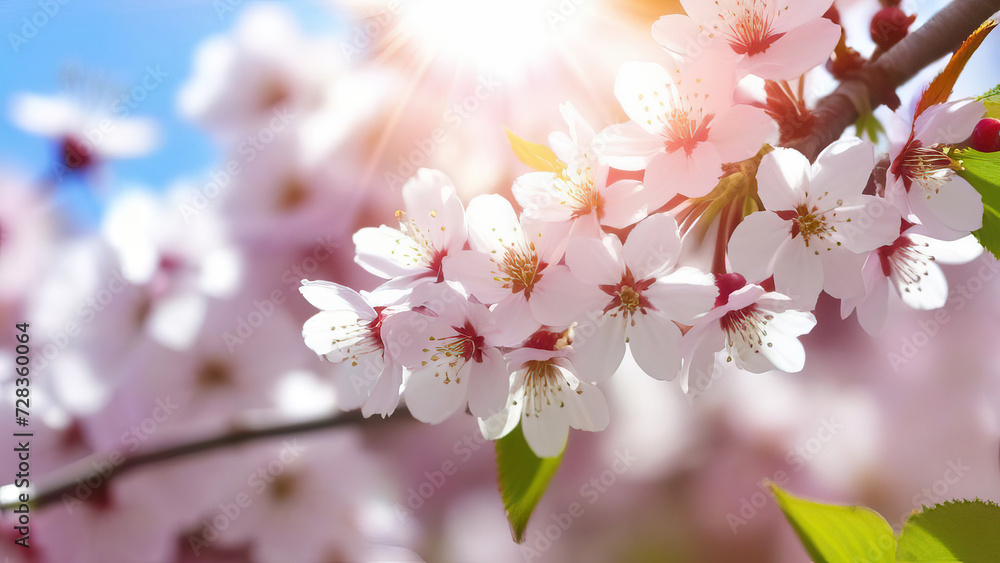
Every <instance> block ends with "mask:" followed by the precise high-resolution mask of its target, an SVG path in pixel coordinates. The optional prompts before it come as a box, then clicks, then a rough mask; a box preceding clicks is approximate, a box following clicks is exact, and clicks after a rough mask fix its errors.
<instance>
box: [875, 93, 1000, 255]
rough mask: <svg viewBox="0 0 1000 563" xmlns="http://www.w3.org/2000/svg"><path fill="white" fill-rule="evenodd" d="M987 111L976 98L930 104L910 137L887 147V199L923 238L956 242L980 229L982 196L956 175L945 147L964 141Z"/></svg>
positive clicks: (914, 126)
mask: <svg viewBox="0 0 1000 563" xmlns="http://www.w3.org/2000/svg"><path fill="white" fill-rule="evenodd" d="M985 111H986V109H985V107H984V106H983V104H982V102H979V101H976V100H959V101H956V102H948V103H945V104H938V105H935V106H932V107H930V108H927V109H926V110H925V111H924V112H923V113H921V114H920V116H919V117H917V119H916V121H915V122H914V123H913V129H912V131H911V132H910V136H909V139H907V141H906V142H905V143H902V144H894V145H893V146H892V147H891V150H890V151H889V158H890V159H891V161H892V164H891V165H890V167H889V172H888V176H887V182H886V189H885V197H886V199H888V200H889V201H891V202H892V203H893V204H894V205H896V207H897V208H898V209H899V210H900V212H901V213H902V214H903V215H904V218H906V219H907V220H910V221H911V222H916V223H919V224H920V228H919V229H918V231H919V232H920V233H921V234H924V235H926V236H929V237H933V238H937V239H942V240H955V239H958V238H961V237H963V236H965V235H967V234H969V233H970V232H972V231H975V230H977V229H979V228H980V227H982V225H983V201H982V196H981V195H980V194H979V192H978V191H976V189H975V188H973V187H972V185H971V184H969V182H967V181H966V180H965V179H964V178H962V177H960V176H958V175H957V174H955V170H956V167H957V166H958V164H957V163H956V162H955V161H953V160H952V159H951V157H949V156H948V155H947V154H945V152H944V151H943V148H944V145H950V144H955V143H961V142H962V141H965V140H966V139H968V138H969V136H970V135H971V134H972V131H973V130H974V129H975V127H976V124H977V123H979V119H980V118H981V117H982V116H983V114H984V113H985Z"/></svg>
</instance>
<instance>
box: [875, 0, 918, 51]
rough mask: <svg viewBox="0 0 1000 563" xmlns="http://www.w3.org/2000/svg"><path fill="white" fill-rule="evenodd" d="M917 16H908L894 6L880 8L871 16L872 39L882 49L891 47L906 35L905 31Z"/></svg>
mask: <svg viewBox="0 0 1000 563" xmlns="http://www.w3.org/2000/svg"><path fill="white" fill-rule="evenodd" d="M916 19H917V16H915V15H914V16H908V15H906V14H904V13H903V11H902V10H900V9H899V8H896V7H889V8H882V9H881V10H879V11H878V12H876V13H875V16H874V17H872V25H871V34H872V41H874V42H875V44H876V45H878V46H879V47H881V48H882V49H883V50H885V49H888V48H889V47H892V46H893V45H895V44H896V43H899V41H900V40H901V39H902V38H904V37H906V33H907V31H908V30H909V28H910V25H912V24H913V21H914V20H916Z"/></svg>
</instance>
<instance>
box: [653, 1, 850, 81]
mask: <svg viewBox="0 0 1000 563" xmlns="http://www.w3.org/2000/svg"><path fill="white" fill-rule="evenodd" d="M831 4H833V0H799V1H794V2H793V1H792V0H782V1H780V2H773V1H768V0H720V1H719V2H704V1H702V0H682V1H681V5H682V6H683V7H684V11H685V12H686V13H687V14H688V15H687V16H683V15H679V14H672V15H667V16H663V17H661V18H660V19H659V20H658V21H657V22H656V23H655V24H653V38H654V39H655V40H656V41H657V42H658V43H659V44H660V45H661V46H663V48H664V49H666V50H667V51H668V52H670V53H673V54H675V55H677V56H681V57H685V58H694V59H697V58H699V57H700V56H701V54H702V52H703V51H705V50H706V49H725V50H726V51H729V53H730V56H734V57H736V58H737V60H739V66H740V69H741V70H742V71H744V72H746V73H750V74H756V75H757V76H760V77H761V78H768V79H771V80H791V79H794V78H798V77H799V76H800V75H802V74H804V73H805V72H806V71H808V70H809V69H811V68H813V67H815V66H817V65H820V64H823V63H824V62H825V61H826V60H827V58H828V57H829V56H830V53H832V52H833V49H834V47H836V45H837V41H839V40H840V33H841V30H840V26H839V25H837V24H835V23H833V22H832V21H830V20H828V19H825V18H824V17H823V14H824V13H825V12H826V11H827V10H828V9H829V8H830V5H831ZM727 47H728V48H727Z"/></svg>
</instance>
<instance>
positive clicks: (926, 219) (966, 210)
mask: <svg viewBox="0 0 1000 563" xmlns="http://www.w3.org/2000/svg"><path fill="white" fill-rule="evenodd" d="M909 200H910V209H911V210H912V211H913V214H914V215H916V216H917V218H918V219H920V222H921V223H922V224H923V226H924V227H925V228H926V232H925V233H924V234H926V235H928V236H934V230H933V227H935V226H937V225H938V224H940V225H941V226H944V227H946V228H948V229H951V230H953V231H958V232H961V233H963V236H964V234H968V233H970V232H972V231H976V230H978V229H980V228H981V227H982V226H983V197H982V195H980V193H979V192H978V191H976V189H975V188H973V187H972V185H971V184H969V182H967V181H966V180H965V179H963V178H961V177H959V176H951V178H950V181H949V182H947V183H946V184H945V185H944V186H942V187H941V188H940V189H939V190H936V191H931V190H927V189H924V188H922V187H921V186H919V185H917V184H916V183H914V184H913V185H912V186H911V187H910V193H909ZM942 235H943V236H942V237H935V238H945V237H946V234H945V233H942ZM947 238H953V237H947Z"/></svg>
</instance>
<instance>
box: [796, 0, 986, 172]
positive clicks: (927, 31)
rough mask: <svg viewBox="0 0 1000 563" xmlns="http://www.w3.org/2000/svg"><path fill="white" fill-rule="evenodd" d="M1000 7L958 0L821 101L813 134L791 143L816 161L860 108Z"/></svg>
mask: <svg viewBox="0 0 1000 563" xmlns="http://www.w3.org/2000/svg"><path fill="white" fill-rule="evenodd" d="M998 10H1000V0H954V1H953V2H951V3H950V4H948V5H947V6H945V7H944V8H942V9H941V11H939V12H938V13H937V14H934V16H933V17H932V18H931V19H930V20H928V21H927V23H925V24H924V25H922V26H920V27H919V28H917V29H916V30H914V31H913V32H912V33H910V34H909V35H907V36H906V37H905V38H903V40H902V41H900V42H899V43H897V44H896V45H895V46H893V47H892V48H891V49H889V50H888V51H886V52H885V54H883V55H882V56H881V57H879V58H878V60H876V61H874V62H870V63H868V64H866V65H865V66H864V67H862V69H861V70H860V71H859V72H858V74H857V75H856V76H855V77H853V78H851V79H849V80H846V81H844V82H843V83H841V84H840V86H839V87H837V89H836V90H834V91H833V92H832V93H830V94H829V95H828V96H826V97H825V98H823V99H822V100H820V101H819V103H818V104H817V105H816V109H815V110H813V115H814V116H815V117H816V126H815V130H814V132H813V134H812V135H810V136H808V137H805V138H802V139H800V140H797V141H795V142H793V143H791V144H790V146H791V147H792V148H795V149H798V150H799V152H801V153H802V154H804V155H806V156H807V157H809V160H814V159H815V158H816V156H817V155H819V153H820V151H822V150H823V149H824V148H825V147H826V146H827V145H829V144H830V143H832V142H834V141H836V140H837V139H839V138H840V135H841V134H842V133H843V132H844V130H845V129H847V127H848V126H850V125H852V124H853V123H854V122H855V121H857V119H858V115H859V113H858V110H859V108H871V109H875V108H876V107H878V106H880V105H882V104H883V103H884V102H885V101H886V100H887V99H888V98H889V97H891V96H892V95H893V92H894V91H895V89H896V88H898V87H899V86H901V85H902V84H904V83H905V82H906V81H908V80H910V79H911V78H913V77H914V76H916V74H917V73H918V72H920V71H921V70H923V69H924V68H926V67H927V66H928V65H930V64H931V63H933V62H934V61H936V60H938V59H940V58H942V57H944V56H945V55H948V54H949V53H951V52H952V51H954V50H955V49H957V48H958V47H959V45H961V44H962V41H964V40H965V39H966V38H967V37H968V36H969V35H971V34H972V32H973V31H975V30H976V28H978V27H979V25H980V24H982V23H983V22H984V21H986V20H987V19H989V17H990V16H992V15H993V14H995V13H996V12H997V11H998Z"/></svg>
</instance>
